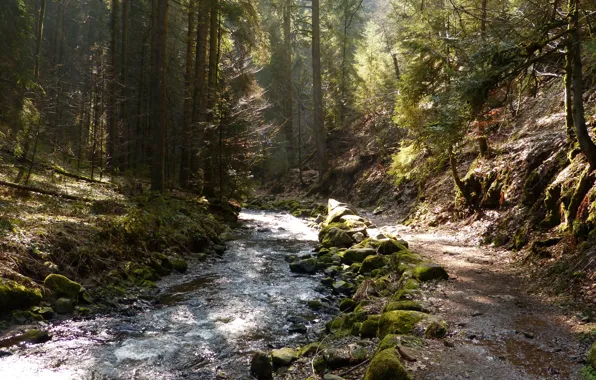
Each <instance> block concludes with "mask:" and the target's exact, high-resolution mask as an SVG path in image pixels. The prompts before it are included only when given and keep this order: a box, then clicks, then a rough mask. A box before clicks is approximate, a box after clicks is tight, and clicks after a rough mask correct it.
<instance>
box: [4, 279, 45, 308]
mask: <svg viewBox="0 0 596 380" xmlns="http://www.w3.org/2000/svg"><path fill="white" fill-rule="evenodd" d="M41 298H42V296H41V291H40V290H39V289H33V288H29V287H26V286H23V285H21V284H19V283H17V282H15V281H12V280H8V279H4V278H1V277H0V314H2V313H4V312H8V311H11V310H15V309H26V308H29V307H31V306H33V305H37V304H38V303H39V302H40V301H41Z"/></svg>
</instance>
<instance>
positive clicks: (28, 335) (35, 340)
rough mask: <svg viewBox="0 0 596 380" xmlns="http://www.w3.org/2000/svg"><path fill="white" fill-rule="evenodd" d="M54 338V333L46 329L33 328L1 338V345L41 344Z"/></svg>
mask: <svg viewBox="0 0 596 380" xmlns="http://www.w3.org/2000/svg"><path fill="white" fill-rule="evenodd" d="M50 339H52V335H51V334H50V333H48V332H47V331H45V330H38V329H32V330H28V331H25V332H24V333H20V334H17V335H14V336H11V337H8V338H4V339H0V347H10V346H14V345H15V344H20V343H29V344H40V343H45V342H47V341H49V340H50Z"/></svg>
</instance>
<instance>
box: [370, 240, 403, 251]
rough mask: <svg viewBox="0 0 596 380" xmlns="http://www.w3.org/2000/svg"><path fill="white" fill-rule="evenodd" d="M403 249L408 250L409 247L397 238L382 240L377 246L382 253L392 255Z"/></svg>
mask: <svg viewBox="0 0 596 380" xmlns="http://www.w3.org/2000/svg"><path fill="white" fill-rule="evenodd" d="M401 251H407V247H406V246H405V245H403V244H402V243H401V242H400V241H398V240H395V239H388V240H381V242H380V244H379V247H378V248H377V252H378V253H380V254H381V255H391V254H393V253H397V252H401Z"/></svg>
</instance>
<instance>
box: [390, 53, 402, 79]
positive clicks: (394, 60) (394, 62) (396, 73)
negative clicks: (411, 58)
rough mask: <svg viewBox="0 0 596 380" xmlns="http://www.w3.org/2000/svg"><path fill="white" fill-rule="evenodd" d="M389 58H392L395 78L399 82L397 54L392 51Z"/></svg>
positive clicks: (399, 73)
mask: <svg viewBox="0 0 596 380" xmlns="http://www.w3.org/2000/svg"><path fill="white" fill-rule="evenodd" d="M391 58H392V59H393V69H394V70H395V79H397V81H398V82H399V80H400V79H401V72H400V71H399V63H398V62H397V54H395V53H392V54H391Z"/></svg>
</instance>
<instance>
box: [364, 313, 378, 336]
mask: <svg viewBox="0 0 596 380" xmlns="http://www.w3.org/2000/svg"><path fill="white" fill-rule="evenodd" d="M378 329H379V318H378V317H377V318H372V317H371V318H368V319H367V320H366V321H364V322H362V325H361V326H360V337H361V338H363V339H364V338H375V337H376V336H377V330H378Z"/></svg>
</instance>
